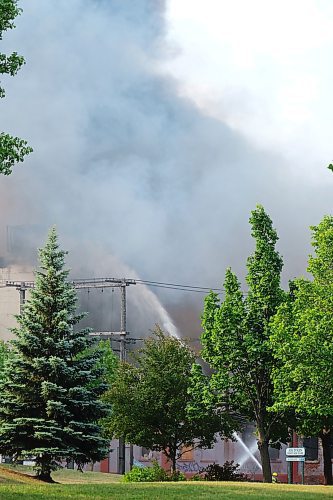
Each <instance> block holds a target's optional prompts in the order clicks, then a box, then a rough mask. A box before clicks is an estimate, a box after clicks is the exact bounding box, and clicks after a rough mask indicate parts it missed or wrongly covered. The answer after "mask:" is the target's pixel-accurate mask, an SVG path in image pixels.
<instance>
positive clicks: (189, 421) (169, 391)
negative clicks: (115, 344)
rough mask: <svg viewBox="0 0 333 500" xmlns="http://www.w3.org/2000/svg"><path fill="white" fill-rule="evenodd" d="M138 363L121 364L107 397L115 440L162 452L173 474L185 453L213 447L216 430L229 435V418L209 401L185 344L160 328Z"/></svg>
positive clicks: (110, 427)
mask: <svg viewBox="0 0 333 500" xmlns="http://www.w3.org/2000/svg"><path fill="white" fill-rule="evenodd" d="M135 360H136V366H133V365H130V364H128V363H122V364H121V365H120V366H119V369H118V371H117V375H116V379H115V381H114V383H113V385H112V387H111V389H110V390H109V391H108V393H107V394H106V399H107V400H108V401H109V402H110V403H111V405H112V412H111V416H110V418H109V419H107V420H106V421H105V427H106V429H107V430H108V431H109V432H110V434H111V435H112V436H114V437H120V436H124V437H125V439H126V440H127V441H128V442H130V443H133V444H136V445H138V446H144V447H145V448H149V449H151V450H156V451H163V452H164V453H165V455H166V456H167V457H168V458H169V460H170V462H171V469H172V471H173V472H174V471H175V469H176V462H177V459H179V458H180V457H181V455H182V453H183V452H184V449H188V448H189V447H191V448H195V447H197V446H201V447H210V446H211V445H212V444H213V443H214V442H215V435H216V433H217V432H221V434H224V436H225V437H228V436H230V433H231V432H232V428H231V427H232V426H231V422H230V417H228V416H227V415H226V414H225V413H222V412H220V413H219V412H214V411H213V407H212V406H209V404H206V403H205V401H204V388H205V376H204V375H203V373H202V370H201V367H200V366H199V365H197V364H195V356H194V354H193V353H192V352H191V350H190V349H189V348H188V347H187V346H186V345H185V344H184V343H183V342H181V341H180V340H179V339H176V338H174V337H170V336H169V335H166V334H165V333H164V332H163V331H162V330H161V329H160V328H158V327H157V328H156V330H155V332H154V337H151V338H148V339H147V340H146V341H145V344H144V347H143V348H142V349H140V350H139V355H138V356H136V357H135ZM199 388H201V390H199Z"/></svg>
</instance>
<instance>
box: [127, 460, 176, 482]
mask: <svg viewBox="0 0 333 500" xmlns="http://www.w3.org/2000/svg"><path fill="white" fill-rule="evenodd" d="M123 480H124V482H125V483H147V482H155V481H158V482H160V481H170V476H168V474H167V472H166V471H165V470H164V469H163V467H161V466H160V465H159V464H158V463H157V461H156V460H154V462H153V465H152V466H151V467H137V466H134V467H133V468H132V470H131V471H129V472H127V473H126V474H125V475H124V479H123Z"/></svg>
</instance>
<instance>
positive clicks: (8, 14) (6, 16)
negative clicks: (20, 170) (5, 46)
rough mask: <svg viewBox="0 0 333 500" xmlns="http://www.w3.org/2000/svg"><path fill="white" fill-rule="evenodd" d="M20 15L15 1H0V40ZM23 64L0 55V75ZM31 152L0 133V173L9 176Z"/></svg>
mask: <svg viewBox="0 0 333 500" xmlns="http://www.w3.org/2000/svg"><path fill="white" fill-rule="evenodd" d="M20 13H21V9H20V8H19V7H18V6H17V1H16V0H0V40H2V35H3V33H4V32H5V31H7V30H9V29H13V28H14V27H15V25H14V22H13V21H14V19H15V18H16V17H17V16H18V15H19V14H20ZM23 64H24V58H23V57H22V56H20V55H18V54H17V52H13V53H12V54H10V55H9V56H7V55H6V54H3V53H0V75H10V76H14V75H16V73H17V72H18V71H19V69H20V68H21V67H22V65H23ZM3 97H5V90H4V88H3V87H1V86H0V98H3ZM31 152H32V148H31V147H29V146H28V145H27V142H26V141H25V140H23V139H20V138H19V137H12V136H11V135H9V134H6V133H4V132H1V133H0V173H2V174H4V175H9V174H10V173H11V172H12V168H13V166H14V165H15V163H18V162H22V161H23V160H24V158H25V156H26V155H27V154H29V153H31Z"/></svg>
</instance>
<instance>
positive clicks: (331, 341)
mask: <svg viewBox="0 0 333 500" xmlns="http://www.w3.org/2000/svg"><path fill="white" fill-rule="evenodd" d="M311 229H312V232H313V234H312V245H313V247H314V250H315V254H314V255H312V256H310V258H309V263H308V269H307V270H308V272H309V273H310V274H312V277H313V279H312V280H309V279H304V278H301V279H297V280H295V281H293V283H292V290H291V294H290V298H289V300H288V301H287V302H286V303H284V304H282V305H281V306H280V308H279V310H278V313H277V315H276V317H275V318H274V321H273V323H272V332H273V333H272V336H271V343H272V348H273V350H274V356H275V358H276V360H277V362H278V365H279V368H278V369H275V370H274V372H273V374H274V386H275V397H276V402H275V404H274V406H273V408H274V409H275V410H284V409H289V408H293V409H295V411H296V414H297V415H298V417H299V418H298V421H299V424H298V428H299V430H300V432H303V433H304V434H305V435H312V436H315V435H319V437H320V438H321V441H322V445H323V452H324V475H325V482H326V483H327V484H332V464H331V453H330V444H331V439H330V438H331V434H332V421H333V383H332V381H333V315H332V311H333V217H329V216H326V217H324V219H323V220H322V221H321V222H320V224H319V225H318V226H314V227H312V228H311Z"/></svg>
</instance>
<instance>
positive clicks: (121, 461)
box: [118, 280, 127, 474]
mask: <svg viewBox="0 0 333 500" xmlns="http://www.w3.org/2000/svg"><path fill="white" fill-rule="evenodd" d="M126 286H127V285H126V280H122V283H121V288H120V293H121V309H120V361H121V362H124V361H126V335H127V331H126ZM125 470H126V443H125V438H124V437H123V436H122V437H120V438H119V444H118V473H119V474H125Z"/></svg>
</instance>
